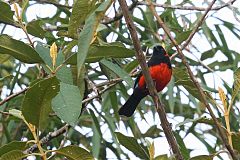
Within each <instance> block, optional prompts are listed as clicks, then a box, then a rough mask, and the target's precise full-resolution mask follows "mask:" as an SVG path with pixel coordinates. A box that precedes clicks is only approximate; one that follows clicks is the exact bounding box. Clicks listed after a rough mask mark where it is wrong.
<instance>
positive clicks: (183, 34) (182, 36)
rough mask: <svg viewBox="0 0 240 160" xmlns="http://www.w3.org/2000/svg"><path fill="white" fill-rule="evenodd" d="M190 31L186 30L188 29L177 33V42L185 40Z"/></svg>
mask: <svg viewBox="0 0 240 160" xmlns="http://www.w3.org/2000/svg"><path fill="white" fill-rule="evenodd" d="M191 32H192V30H188V31H184V32H180V33H179V34H177V36H176V41H177V43H178V44H181V43H182V42H183V41H185V40H187V38H188V36H189V35H190V33H191Z"/></svg>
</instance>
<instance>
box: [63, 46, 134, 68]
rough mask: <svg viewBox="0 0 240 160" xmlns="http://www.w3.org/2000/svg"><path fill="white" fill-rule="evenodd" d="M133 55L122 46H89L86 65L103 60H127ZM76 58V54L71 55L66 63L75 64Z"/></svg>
mask: <svg viewBox="0 0 240 160" xmlns="http://www.w3.org/2000/svg"><path fill="white" fill-rule="evenodd" d="M134 55H135V54H134V51H133V50H131V49H127V48H125V47H122V46H117V45H108V46H100V45H91V46H90V48H89V50H88V53H87V58H86V62H88V63H93V62H98V61H100V60H101V59H103V58H129V57H133V56H134ZM76 56H77V54H74V55H72V57H71V58H69V60H68V61H67V63H70V64H77V59H76Z"/></svg>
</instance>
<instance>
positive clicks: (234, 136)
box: [232, 133, 240, 153]
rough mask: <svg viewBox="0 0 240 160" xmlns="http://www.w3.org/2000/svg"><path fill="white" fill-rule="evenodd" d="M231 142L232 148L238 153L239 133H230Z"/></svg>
mask: <svg viewBox="0 0 240 160" xmlns="http://www.w3.org/2000/svg"><path fill="white" fill-rule="evenodd" d="M232 142H233V148H234V149H235V150H237V151H238V153H240V145H239V144H240V133H233V134H232Z"/></svg>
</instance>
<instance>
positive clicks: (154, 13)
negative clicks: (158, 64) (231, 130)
mask: <svg viewBox="0 0 240 160" xmlns="http://www.w3.org/2000/svg"><path fill="white" fill-rule="evenodd" d="M147 1H148V4H149V8H150V10H151V11H152V13H153V15H154V16H155V17H156V19H157V21H158V23H159V24H160V26H161V27H162V28H163V30H164V31H165V33H166V34H167V36H168V37H169V39H170V40H171V42H172V43H173V44H174V46H175V48H176V49H177V52H178V54H179V55H180V57H181V59H182V62H183V64H184V65H185V67H186V69H187V71H188V74H189V76H190V78H191V80H192V81H193V83H194V85H195V86H196V88H197V89H198V91H199V93H200V96H201V99H202V102H203V103H204V105H205V106H206V108H207V109H208V111H209V114H210V115H211V117H212V119H213V121H214V124H215V126H216V127H217V130H218V132H219V135H220V137H221V139H222V141H223V144H224V146H225V147H226V148H227V150H228V151H229V153H230V155H231V156H232V158H233V159H234V160H236V159H237V157H236V155H235V153H234V151H233V149H232V147H231V146H230V145H229V143H228V140H227V138H226V134H225V132H224V131H223V129H222V126H221V124H220V123H219V122H218V120H217V118H216V117H215V115H214V113H213V111H212V109H211V107H210V105H209V104H208V102H207V98H206V95H205V94H204V91H203V89H202V88H201V86H200V84H199V83H198V81H197V80H196V78H195V77H194V74H193V72H192V71H191V69H190V66H189V64H188V62H187V59H186V57H185V56H184V54H183V52H182V50H181V49H180V47H179V46H178V44H177V41H176V40H175V39H174V38H173V37H172V36H171V34H170V30H169V28H168V27H167V26H166V25H165V24H164V22H163V20H162V19H161V17H160V16H158V14H157V12H156V10H155V8H154V6H153V4H152V3H151V1H150V0H147ZM215 2H216V0H213V1H212V3H211V4H210V5H209V6H208V9H207V10H206V12H209V11H210V10H211V7H212V6H213V4H214V3H215ZM206 15H207V14H206V13H205V14H204V15H203V16H204V17H202V18H201V19H204V18H205V16H206Z"/></svg>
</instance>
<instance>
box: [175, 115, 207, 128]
mask: <svg viewBox="0 0 240 160" xmlns="http://www.w3.org/2000/svg"><path fill="white" fill-rule="evenodd" d="M202 119H206V117H198V118H195V119H189V118H187V119H185V120H184V121H183V122H180V123H178V124H176V126H175V128H178V127H180V126H182V125H184V124H186V123H190V122H197V121H199V120H202Z"/></svg>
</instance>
